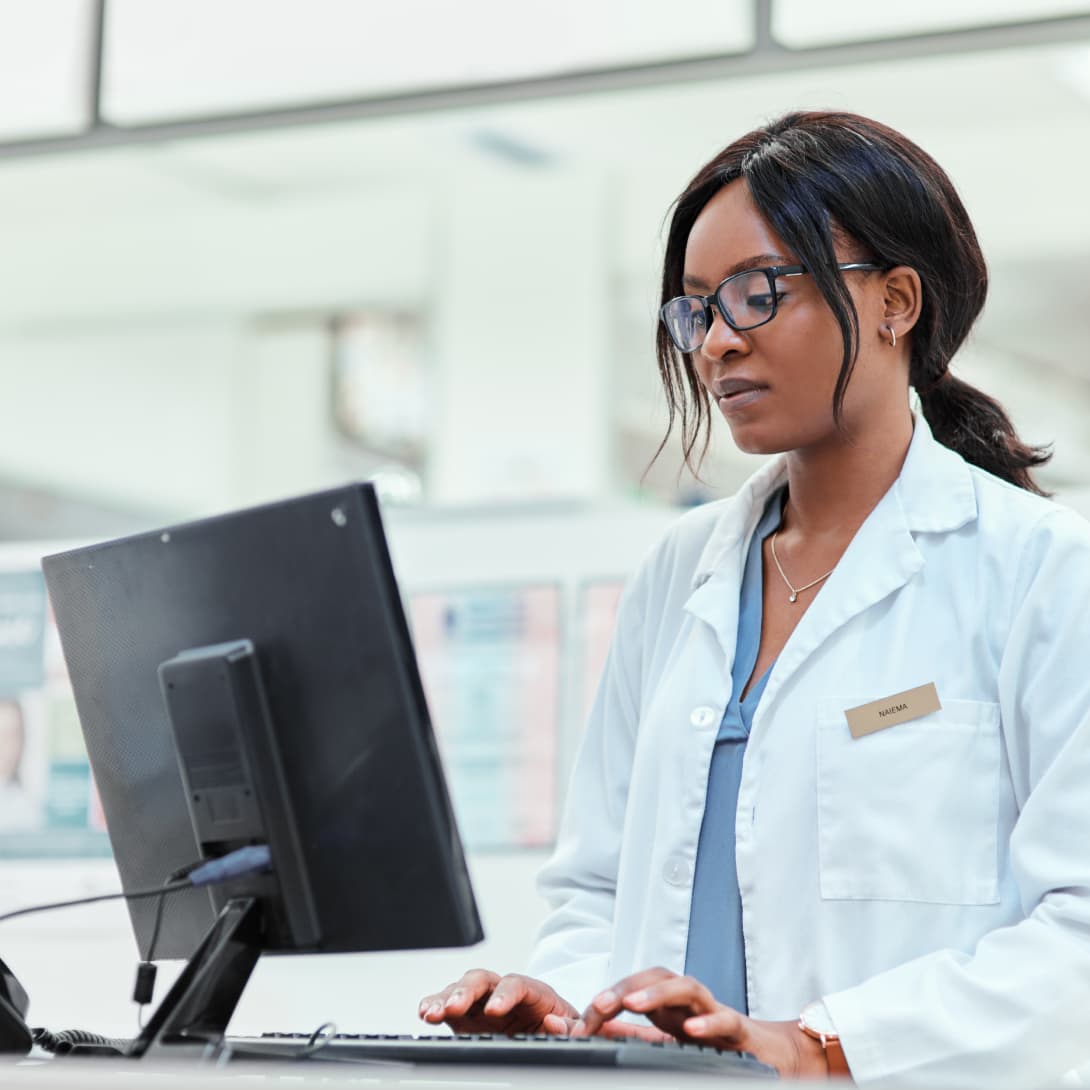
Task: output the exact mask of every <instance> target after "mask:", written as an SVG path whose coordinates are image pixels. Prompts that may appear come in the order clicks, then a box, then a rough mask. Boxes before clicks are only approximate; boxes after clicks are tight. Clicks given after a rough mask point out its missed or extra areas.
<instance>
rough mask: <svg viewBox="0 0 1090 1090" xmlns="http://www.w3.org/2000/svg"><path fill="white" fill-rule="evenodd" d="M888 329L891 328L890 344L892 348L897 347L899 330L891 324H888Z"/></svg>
mask: <svg viewBox="0 0 1090 1090" xmlns="http://www.w3.org/2000/svg"><path fill="white" fill-rule="evenodd" d="M886 329H888V330H889V346H890V348H896V347H897V330H895V329H894V328H893V326H891V325H887V326H886Z"/></svg>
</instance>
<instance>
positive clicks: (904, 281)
mask: <svg viewBox="0 0 1090 1090" xmlns="http://www.w3.org/2000/svg"><path fill="white" fill-rule="evenodd" d="M922 303H923V288H922V285H921V283H920V274H919V273H918V272H916V270H915V269H913V268H910V267H909V266H908V265H897V266H895V267H894V268H892V269H890V270H889V271H888V272H887V273H886V274H885V279H884V282H883V287H882V320H883V322H884V323H885V326H886V327H887V328H888V329H890V330H892V332H893V333H894V334H896V337H897V339H898V340H900V339H901V338H902V337H904V336H907V334H909V333H911V332H912V327H913V326H915V324H916V323H917V322H918V321H919V318H920V307H921V305H922Z"/></svg>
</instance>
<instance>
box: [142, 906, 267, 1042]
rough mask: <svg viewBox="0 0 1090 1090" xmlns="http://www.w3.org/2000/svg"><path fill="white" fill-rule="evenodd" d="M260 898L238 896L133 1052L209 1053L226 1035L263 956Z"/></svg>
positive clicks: (182, 974)
mask: <svg viewBox="0 0 1090 1090" xmlns="http://www.w3.org/2000/svg"><path fill="white" fill-rule="evenodd" d="M262 916H263V909H262V907H261V903H260V902H259V901H258V900H257V899H256V898H254V897H238V898H233V899H232V900H230V901H228V902H227V904H225V905H224V906H223V911H222V912H220V914H219V916H218V917H217V919H216V922H215V923H214V924H213V925H212V927H211V928H210V930H209V931H208V934H207V935H205V937H204V939H203V940H202V941H201V944H200V946H198V947H197V949H196V950H195V951H194V953H193V956H192V957H191V958H190V959H189V961H188V962H187V963H186V967H185V968H184V969H183V970H182V972H181V975H180V976H179V977H178V979H177V980H176V981H175V982H174V985H173V986H172V987H171V989H170V991H169V992H168V993H167V995H166V997H165V998H164V999H163V1001H162V1003H160V1004H159V1006H158V1007H157V1008H156V1009H155V1013H154V1014H153V1015H152V1016H151V1019H150V1020H149V1021H148V1024H147V1025H146V1026H145V1027H144V1029H143V1031H142V1032H141V1034H140V1036H139V1037H137V1038H136V1039H135V1040H134V1041H133V1042H132V1046H131V1048H130V1049H129V1051H128V1055H129V1056H133V1057H140V1056H183V1055H191V1054H195V1055H199V1056H205V1055H208V1054H209V1053H210V1052H215V1050H216V1049H217V1048H218V1047H219V1045H220V1044H221V1043H222V1041H223V1036H224V1033H225V1032H226V1030H227V1023H228V1022H230V1020H231V1015H232V1014H234V1012H235V1007H236V1006H237V1005H238V1001H239V998H240V997H241V995H242V992H243V989H244V988H245V987H246V983H247V981H248V980H249V979H250V974H251V973H252V972H253V969H254V966H255V965H256V964H257V959H258V958H259V957H260V956H261V951H262V948H263V942H262V931H263V928H262Z"/></svg>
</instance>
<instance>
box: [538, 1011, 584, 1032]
mask: <svg viewBox="0 0 1090 1090" xmlns="http://www.w3.org/2000/svg"><path fill="white" fill-rule="evenodd" d="M576 1021H577V1019H575V1018H565V1017H564V1015H562V1014H547V1015H545V1017H544V1018H543V1019H542V1020H541V1028H542V1029H543V1030H544V1031H545V1032H546V1033H549V1034H552V1036H553V1037H570V1036H571V1031H572V1028H573V1027H574V1026H575V1023H576Z"/></svg>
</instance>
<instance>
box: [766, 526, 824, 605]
mask: <svg viewBox="0 0 1090 1090" xmlns="http://www.w3.org/2000/svg"><path fill="white" fill-rule="evenodd" d="M779 536H780V531H779V530H778V529H777V530H776V532H775V533H774V534H773V535H772V559H773V560H774V561H775V562H776V570H777V571H778V572H779V573H780V578H781V579H783V581H784V582H785V583H786V584H787V589H788V590H789V591H790V592H791V593H790V594H789V595H788V596H787V600H788V601H789V602H797V601H798V600H799V595H800V594H801V593H802V592H803V591H804V590H809V589H810V588H811V587H816V586H817V585H818V583H820V582H821V581H822V580H823V579H828V578H829V576H830V575H832V574H833V572H835V571H836V567H835V565H834V566H833V567H831V568H830V569H829V570H828V571H827V572H826V573H825V574H824V575H819V576H818V577H817V579H815V580H814V581H813V582H812V583H807V584H806V586H804V587H793V586H791V580H790V579H788V578H787V576H786V575H785V574H784V570H783V567H782V566H781V565H780V558H779V557H778V556H777V555H776V538H777V537H779Z"/></svg>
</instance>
